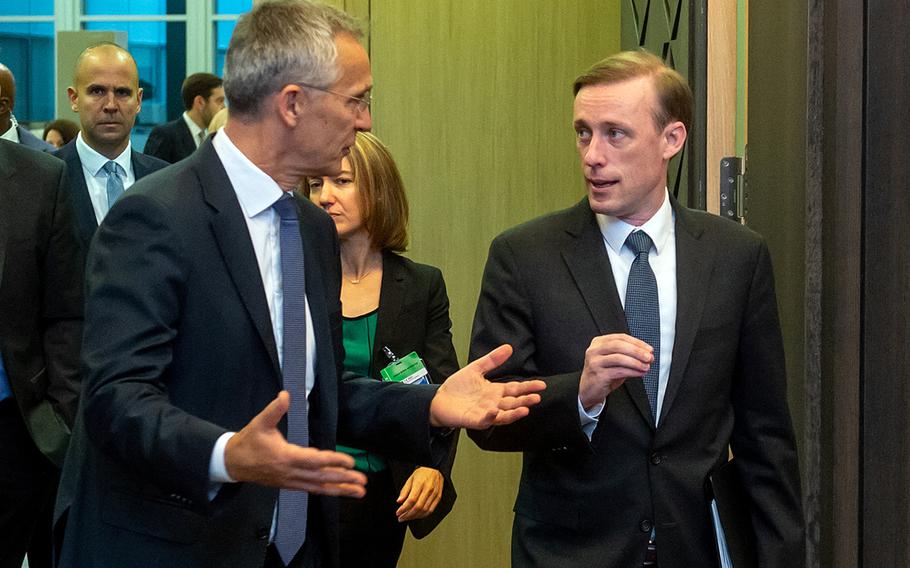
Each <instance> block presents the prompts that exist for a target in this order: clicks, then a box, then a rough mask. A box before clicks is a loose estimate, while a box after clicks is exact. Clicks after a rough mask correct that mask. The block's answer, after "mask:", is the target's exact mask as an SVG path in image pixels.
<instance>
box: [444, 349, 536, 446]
mask: <svg viewBox="0 0 910 568" xmlns="http://www.w3.org/2000/svg"><path fill="white" fill-rule="evenodd" d="M511 355H512V347H511V346H510V345H500V346H499V347H497V348H496V349H494V350H493V351H490V352H489V353H487V354H486V355H484V356H483V357H481V358H480V359H477V360H475V361H472V362H471V363H469V364H468V365H466V366H465V367H464V368H463V369H461V370H460V371H458V372H457V373H455V374H453V375H452V376H450V377H449V378H448V379H446V381H445V382H444V383H442V386H440V387H439V390H437V391H436V396H435V397H433V401H432V403H430V424H431V425H432V426H435V427H448V428H471V429H474V430H482V429H484V428H489V427H490V426H502V425H504V424H511V423H512V422H515V421H516V420H519V419H521V418H524V417H525V416H527V415H528V412H529V411H530V410H529V408H530V407H531V406H534V405H535V404H537V403H539V402H540V395H539V394H537V393H538V392H540V391H542V390H543V389H545V388H546V386H547V385H546V383H544V382H543V381H541V380H530V381H512V382H508V383H491V382H490V381H488V380H487V379H486V378H485V377H484V375H485V374H486V373H489V372H490V371H492V370H493V369H495V368H496V367H498V366H500V365H502V364H503V363H505V362H506V360H507V359H508V358H509V357H510V356H511Z"/></svg>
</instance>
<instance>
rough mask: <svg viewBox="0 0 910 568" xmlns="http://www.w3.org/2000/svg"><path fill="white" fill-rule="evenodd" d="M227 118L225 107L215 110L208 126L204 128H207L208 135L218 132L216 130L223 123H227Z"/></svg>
mask: <svg viewBox="0 0 910 568" xmlns="http://www.w3.org/2000/svg"><path fill="white" fill-rule="evenodd" d="M227 119H228V109H227V107H224V108H223V109H221V110H219V111H218V112H216V113H215V116H213V117H212V120H211V121H210V122H209V127H208V128H207V129H206V130H208V135H209V136H211V135H212V134H214V133H216V132H218V130H220V129H221V128H222V127H223V126H224V125H225V124H227Z"/></svg>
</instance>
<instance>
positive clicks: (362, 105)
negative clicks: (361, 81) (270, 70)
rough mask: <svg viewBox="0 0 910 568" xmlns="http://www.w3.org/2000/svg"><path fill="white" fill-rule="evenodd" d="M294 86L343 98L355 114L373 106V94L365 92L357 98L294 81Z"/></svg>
mask: <svg viewBox="0 0 910 568" xmlns="http://www.w3.org/2000/svg"><path fill="white" fill-rule="evenodd" d="M293 84H294V85H300V86H301V87H306V88H307V89H315V90H317V91H322V92H323V93H329V94H330V95H335V96H337V97H343V98H345V99H348V104H350V105H353V107H354V109H355V110H356V111H357V112H363V111H365V110H367V109H368V108H370V105H372V104H373V93H372V92H367V93H365V94H363V95H361V96H359V97H352V96H351V95H346V94H344V93H339V92H338V91H333V90H331V89H326V88H324V87H317V86H316V85H310V84H309V83H301V82H300V81H296V82H294V83H293Z"/></svg>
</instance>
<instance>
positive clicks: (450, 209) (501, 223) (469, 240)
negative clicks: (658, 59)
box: [339, 0, 620, 568]
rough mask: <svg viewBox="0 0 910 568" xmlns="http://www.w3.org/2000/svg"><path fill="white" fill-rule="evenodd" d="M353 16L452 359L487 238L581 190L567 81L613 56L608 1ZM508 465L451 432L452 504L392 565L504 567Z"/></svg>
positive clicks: (511, 463) (462, 2) (510, 494)
mask: <svg viewBox="0 0 910 568" xmlns="http://www.w3.org/2000/svg"><path fill="white" fill-rule="evenodd" d="M339 1H340V0H339ZM347 1H348V3H350V2H352V0H347ZM361 3H362V0H361ZM367 13H368V14H369V21H370V55H371V59H372V65H373V76H374V82H375V90H374V96H375V98H374V100H375V103H374V113H373V118H374V132H375V133H376V134H377V135H378V136H379V137H380V138H381V139H382V140H383V141H385V142H386V143H387V144H388V145H389V147H390V148H391V151H392V153H393V155H394V156H395V158H396V160H397V162H398V165H399V167H400V169H401V172H402V175H403V177H404V180H405V184H406V186H407V189H408V194H409V198H410V203H411V242H412V246H411V250H410V253H409V256H411V257H412V258H414V259H415V260H417V261H420V262H426V263H429V264H433V265H436V266H439V267H440V268H441V269H442V271H443V273H444V275H445V278H446V283H447V285H448V291H449V298H450V300H451V316H452V319H453V322H454V328H453V331H454V335H455V346H456V348H457V349H458V353H459V356H460V358H461V362H462V363H464V362H465V357H466V356H467V349H468V342H469V334H470V327H471V320H472V318H473V314H474V307H475V305H476V302H477V295H478V292H479V289H480V279H481V275H482V271H483V265H484V263H485V260H486V254H487V248H488V246H489V243H490V241H491V240H492V238H493V237H494V236H495V235H496V234H498V233H499V232H501V231H502V230H504V229H506V228H508V227H510V226H513V225H515V224H517V223H520V222H522V221H525V220H528V219H531V218H533V217H536V216H538V215H541V214H543V213H545V212H548V211H553V210H556V209H559V208H563V207H567V206H569V205H571V204H572V203H574V202H576V201H577V200H578V199H580V198H581V197H582V196H583V195H584V188H583V185H582V179H581V175H580V169H579V165H578V158H577V155H576V153H575V149H574V139H573V136H574V135H573V131H572V126H571V123H572V100H573V97H572V90H571V84H572V81H573V80H574V78H575V77H576V76H577V75H578V74H579V73H580V72H581V71H583V70H584V69H586V68H587V67H588V66H590V65H591V64H592V63H594V62H595V61H597V60H599V59H601V58H603V57H605V56H607V55H609V54H610V53H613V52H615V51H618V49H619V37H620V31H619V26H620V17H619V2H615V1H611V2H602V1H595V0H577V1H573V2H550V1H542V0H541V1H531V2H528V1H527V0H522V1H519V0H497V1H495V2H491V1H488V0H421V1H419V2H418V1H413V2H402V1H395V0H371V1H370V3H369V8H368V10H367ZM358 15H361V14H358ZM519 472H520V456H519V455H515V454H493V453H488V452H481V451H479V450H478V449H477V448H476V446H474V444H473V442H471V441H470V440H469V439H467V437H466V436H463V437H462V440H461V444H460V446H459V454H458V459H457V461H456V464H455V470H454V474H453V476H454V479H455V484H456V487H457V488H458V493H459V498H458V502H457V503H456V505H455V510H454V511H453V512H452V513H451V515H450V516H449V517H448V518H447V519H446V520H445V521H444V522H443V524H442V525H441V526H440V527H439V528H438V529H437V530H436V531H435V532H434V533H433V534H431V535H430V536H429V537H427V538H426V539H424V540H422V541H416V540H414V539H412V538H411V537H410V536H408V541H407V542H406V544H405V551H404V555H403V558H402V561H401V563H400V566H402V567H416V566H433V567H434V568H435V567H438V568H446V567H463V566H483V567H485V568H486V567H493V568H496V567H500V566H502V567H505V566H508V565H509V542H510V534H511V519H512V512H511V511H512V504H513V501H514V498H515V491H516V484H517V480H518V475H519Z"/></svg>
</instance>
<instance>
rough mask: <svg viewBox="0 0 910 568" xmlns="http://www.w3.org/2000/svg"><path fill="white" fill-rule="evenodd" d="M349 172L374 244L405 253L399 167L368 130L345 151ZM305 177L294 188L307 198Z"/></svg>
mask: <svg viewBox="0 0 910 568" xmlns="http://www.w3.org/2000/svg"><path fill="white" fill-rule="evenodd" d="M348 162H349V163H350V164H351V174H352V175H353V177H354V183H355V184H356V185H357V204H358V205H359V206H360V215H361V218H362V222H363V226H364V228H366V230H367V234H368V235H370V241H372V244H373V246H374V247H376V248H377V249H379V250H381V251H392V252H404V251H405V250H407V248H408V197H407V195H405V192H404V183H402V181H401V174H400V173H398V166H396V165H395V160H393V159H392V154H390V153H389V149H388V148H386V147H385V145H384V144H383V143H382V142H380V141H379V138H376V136H375V135H373V134H371V133H369V132H358V133H357V138H356V140H355V142H354V146H352V147H351V153H350V154H348ZM313 179H317V178H312V177H307V178H304V179H303V182H302V183H301V184H300V186H299V187H298V189H297V192H298V194H300V195H301V197H306V198H309V187H310V181H311V180H313Z"/></svg>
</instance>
